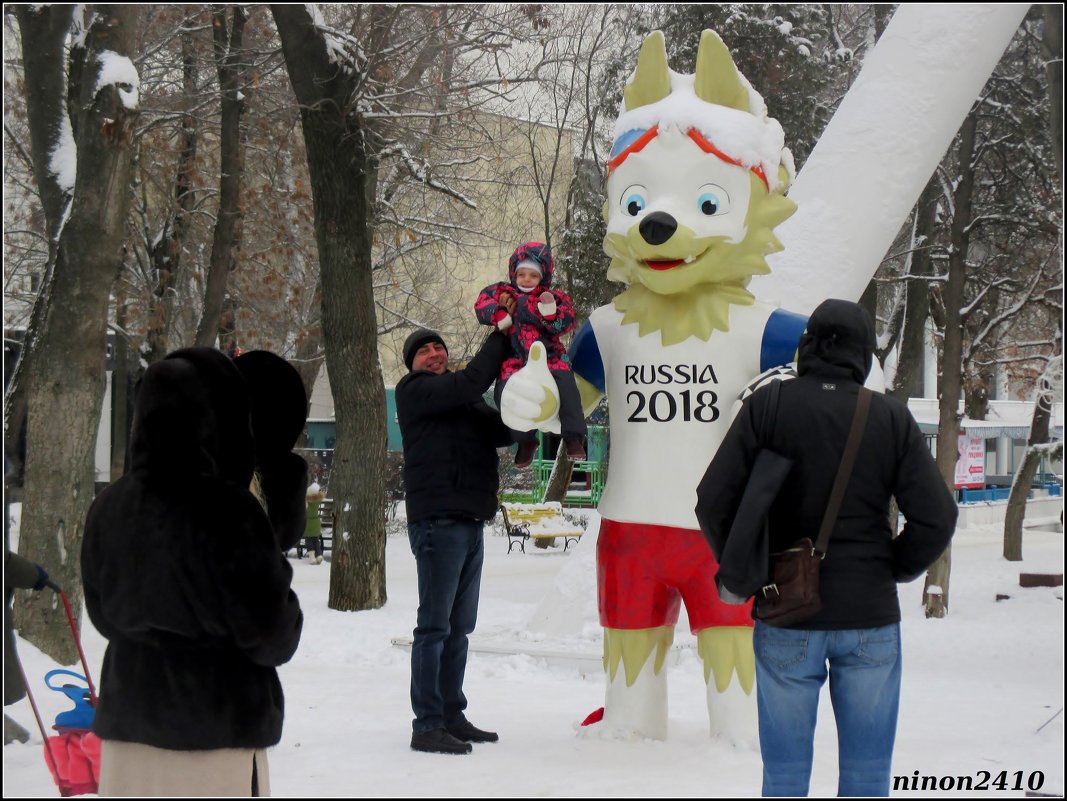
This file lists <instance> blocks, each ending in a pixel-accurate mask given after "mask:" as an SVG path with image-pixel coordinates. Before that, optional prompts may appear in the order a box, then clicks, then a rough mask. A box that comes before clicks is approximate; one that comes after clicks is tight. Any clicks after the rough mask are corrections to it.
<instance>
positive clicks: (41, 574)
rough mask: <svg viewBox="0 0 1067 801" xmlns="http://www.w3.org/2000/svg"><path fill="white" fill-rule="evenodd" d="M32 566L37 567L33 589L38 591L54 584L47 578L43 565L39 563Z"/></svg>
mask: <svg viewBox="0 0 1067 801" xmlns="http://www.w3.org/2000/svg"><path fill="white" fill-rule="evenodd" d="M34 567H36V568H37V583H36V584H34V585H33V588H34V589H35V590H37V591H38V592H40V591H41V590H43V589H44V588H45V587H54V586H55V585H54V584H52V583H51V582H50V581H49V580H48V572H47V571H46V570H45V569H44V568H43V567H41V566H40V565H34Z"/></svg>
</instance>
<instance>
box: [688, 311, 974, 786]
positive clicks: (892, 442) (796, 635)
mask: <svg viewBox="0 0 1067 801" xmlns="http://www.w3.org/2000/svg"><path fill="white" fill-rule="evenodd" d="M874 347H875V338H874V326H873V325H872V323H871V320H870V317H869V316H868V315H867V313H866V312H865V311H864V310H863V308H862V307H861V306H859V305H858V304H855V303H850V302H848V301H843V300H828V301H825V302H824V303H822V304H821V305H820V306H819V307H818V308H817V309H816V310H815V311H814V312H813V313H812V316H811V319H810V320H809V321H808V326H807V331H806V332H805V333H804V335H803V337H802V338H801V340H800V347H799V351H798V359H797V374H798V378H796V379H795V380H791V381H785V382H784V383H783V384H782V385H781V387H780V397H779V399H778V407H777V410H776V413H775V414H774V429H773V433H772V435H771V436H770V438H769V440H767V438H766V437H765V436H762V435H761V432H760V431H759V427H760V421H762V420H763V419H764V418H763V415H764V411H765V408H766V404H767V402H768V400H769V398H770V397H771V393H769V392H768V391H767V389H766V388H761V389H759V390H757V391H756V392H755V393H754V394H753V395H752V396H751V397H750V398H749V399H748V400H747V401H746V402H745V404H744V405H743V406H742V408H741V410H740V412H739V413H738V415H737V417H736V418H735V420H734V422H733V424H732V426H731V428H730V430H729V432H728V433H727V435H726V437H725V439H724V440H723V443H722V445H721V446H720V447H719V450H718V451H717V452H716V454H715V457H714V459H713V460H712V462H711V465H710V466H709V467H708V472H707V474H706V475H705V478H704V481H703V482H702V484H701V502H700V504H699V505H698V515H699V516H700V518H701V522H702V525H703V526H704V528H705V531H706V533H707V534H708V535H709V537H710V540H711V542H712V548H713V550H717V551H718V553H719V554H722V553H723V550H724V546H725V541H726V539H727V537H728V536H729V531H730V526H731V523H732V520H733V516H734V514H735V512H736V511H737V508H738V504H739V502H740V499H741V494H742V493H743V492H744V489H745V485H746V483H747V481H748V476H749V471H750V470H751V468H752V465H753V463H754V461H755V458H756V454H757V453H758V451H759V449H760V447H761V446H766V447H768V448H769V449H770V450H772V451H774V452H776V453H778V454H781V455H783V456H786V457H788V458H790V459H792V461H793V466H792V468H791V472H790V473H789V475H788V477H787V478H786V480H785V483H784V485H783V487H782V489H781V490H780V491H779V492H778V495H777V496H776V498H775V500H774V502H773V504H772V505H771V508H770V512H769V517H768V527H769V537H770V542H769V550H770V552H771V553H776V552H779V551H783V550H785V549H787V548H789V547H790V546H792V545H793V543H794V542H796V541H797V540H798V539H800V538H801V537H810V538H811V540H812V541H815V539H816V538H817V533H818V530H819V526H820V523H821V522H822V516H823V512H824V511H825V509H826V506H827V501H828V499H829V496H830V490H831V487H832V485H833V482H834V479H835V477H836V474H837V469H838V465H839V464H840V462H841V456H842V453H843V451H844V449H845V442H846V440H847V438H848V431H849V428H850V426H851V422H852V415H853V411H854V410H855V408H856V398H857V394H858V392H859V389H860V387H861V386H862V384H863V382H864V380H865V379H866V377H867V374H868V372H869V371H870V368H871V363H872V359H873V356H874ZM765 440H767V441H765ZM894 496H895V497H896V500H897V503H898V505H899V507H900V511H901V512H902V513H903V515H904V518H905V521H906V522H905V525H904V528H903V530H902V531H901V532H900V534H899V535H898V536H896V537H894V536H893V532H892V529H891V528H890V523H889V507H890V500H891V498H893V497H894ZM956 516H957V508H956V503H955V500H954V499H953V497H952V494H951V493H950V492H949V490H948V488H947V486H946V485H945V481H944V479H942V478H941V475H940V473H939V472H938V469H937V466H936V464H935V463H934V459H933V457H932V456H931V454H930V450H929V448H928V447H927V445H926V442H925V440H924V439H923V435H922V433H921V432H920V430H919V426H918V424H917V423H916V422H915V419H914V418H913V417H912V416H911V413H910V412H909V411H908V409H907V407H906V406H904V405H903V404H901V403H899V402H897V401H895V400H893V399H892V398H889V397H886V396H885V395H880V394H877V393H875V394H874V396H873V398H872V402H871V407H870V413H869V417H868V419H867V424H866V427H865V429H864V432H863V438H862V441H861V444H860V449H859V452H858V456H857V459H856V463H855V467H854V468H853V470H852V473H851V476H850V480H849V483H848V486H847V489H846V491H845V495H844V500H843V501H842V504H841V508H840V512H839V514H838V517H837V521H836V525H835V526H834V528H833V531H832V534H831V536H830V540H829V544H828V545H827V551H826V557H825V559H824V561H823V562H822V567H821V570H820V595H821V599H822V609H821V610H820V611H819V612H817V613H816V614H815V615H814V616H812V617H810V618H808V619H806V620H804V621H801V622H799V623H796V624H794V625H792V626H789V627H785V628H776V627H772V626H768V625H766V624H764V623H762V622H761V621H759V620H757V621H756V625H755V631H754V633H753V646H754V648H755V652H756V654H755V655H756V690H757V707H758V710H759V730H760V750H761V753H762V756H763V764H764V771H763V793H764V795H794V796H803V795H806V794H807V791H808V781H809V778H810V774H811V763H812V747H813V738H814V733H815V715H816V710H817V707H818V700H819V692H820V689H821V687H822V685H823V683H824V682H825V681H826V678H827V674H829V677H830V694H831V699H832V701H833V706H834V713H835V717H836V719H837V726H838V743H839V762H840V783H839V795H844V796H853V795H867V796H877V795H887V794H888V792H889V776H890V761H891V758H892V753H893V742H894V737H895V732H896V720H897V710H898V705H899V697H900V677H901V652H900V604H899V602H898V600H897V583H898V582H907V581H912V580H913V579H915V578H917V577H918V576H919V575H921V574H922V573H923V572H924V571H925V570H926V569H927V568H928V567H929V566H930V565H931V564H932V563H933V562H934V561H935V560H936V559H937V558H938V557H939V556H940V555H941V553H942V552H943V551H944V550H945V548H946V547H947V546H948V544H949V541H950V539H951V537H952V534H953V532H954V531H955V526H956ZM731 567H732V566H731ZM744 568H745V566H739V568H738V570H737V571H736V575H740V574H742V573H744V572H746V571H745V569H744ZM726 569H727V566H726V565H723V570H726ZM764 575H767V567H766V566H764Z"/></svg>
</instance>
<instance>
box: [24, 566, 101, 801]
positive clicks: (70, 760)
mask: <svg viewBox="0 0 1067 801" xmlns="http://www.w3.org/2000/svg"><path fill="white" fill-rule="evenodd" d="M49 586H50V587H51V588H52V589H53V590H55V591H56V592H57V593H58V594H59V597H60V598H61V599H62V600H63V607H64V608H65V609H66V612H67V621H68V622H69V623H70V630H71V633H72V634H73V635H74V644H75V645H77V646H78V655H79V656H80V657H81V661H82V668H83V669H84V670H85V675H84V676H82V675H80V674H78V673H74V672H73V671H70V670H52V671H49V672H48V673H47V674H46V675H45V685H46V686H47V687H48V688H49V689H50V690H56V691H57V692H61V693H63V694H64V695H66V696H67V698H69V699H70V700H71V701H73V702H74V708H73V709H69V710H67V711H66V712H60V713H59V714H58V715H56V720H55V723H54V724H53V726H52V728H53V729H55V731H56V732H57V734H52V735H48V734H45V730H44V724H43V723H42V722H41V713H40V712H39V711H38V709H37V704H36V702H35V701H34V699H33V693H31V692H30V683H29V682H28V681H26V674H25V672H23V674H22V682H23V684H24V685H25V686H26V695H27V696H28V697H29V699H30V706H31V707H32V708H33V715H34V717H35V718H37V728H38V729H40V731H41V738H42V739H43V740H44V756H45V764H47V765H48V770H49V771H50V772H51V773H52V778H53V779H54V780H55V783H56V787H58V788H59V794H60V795H61V796H63V797H64V798H65V797H68V796H72V795H86V794H89V793H97V792H98V789H99V783H100V738H99V737H97V736H96V735H95V734H93V732H92V725H93V717H94V716H95V714H96V703H97V699H96V689H95V688H94V687H93V681H92V678H90V676H89V665H88V664H87V663H86V661H85V652H84V651H82V644H81V640H80V639H79V638H78V627H77V625H76V624H75V622H74V614H73V612H71V608H70V601H69V600H68V599H67V595H66V593H64V592H63V591H62V590H61V589H59V587H57V586H55V585H54V584H49ZM19 670H20V671H21V670H22V665H19ZM62 677H69V678H74V679H76V680H78V681H79V682H84V683H85V686H81V684H77V683H71V682H70V681H69V680H64V679H63V678H62ZM59 681H62V682H63V683H62V684H59V683H58V682H59Z"/></svg>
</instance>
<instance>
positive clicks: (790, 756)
mask: <svg viewBox="0 0 1067 801" xmlns="http://www.w3.org/2000/svg"><path fill="white" fill-rule="evenodd" d="M753 647H754V648H755V651H756V705H757V707H758V709H759V737H760V752H761V754H762V756H763V795H765V796H805V795H807V794H808V782H809V780H810V779H811V759H812V751H813V745H814V741H815V717H816V713H817V712H818V708H819V692H820V691H821V690H822V685H823V683H824V682H825V681H826V676H827V664H829V675H830V700H831V701H832V702H833V707H834V717H835V718H836V720H837V743H838V746H837V753H838V771H839V778H838V784H837V794H838V795H839V796H887V795H889V780H890V763H891V761H892V758H893V741H894V739H895V738H896V732H897V710H898V708H899V706H900V668H901V654H900V624H899V623H894V624H892V625H889V626H882V627H880V628H875V629H849V630H845V631H808V630H803V629H780V628H774V627H773V626H767V625H765V624H763V623H760V622H759V621H756V628H755V632H754V633H753Z"/></svg>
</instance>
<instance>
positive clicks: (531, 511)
mask: <svg viewBox="0 0 1067 801" xmlns="http://www.w3.org/2000/svg"><path fill="white" fill-rule="evenodd" d="M500 514H501V516H502V517H503V519H504V531H505V533H506V534H507V536H508V553H511V549H512V548H514V547H515V546H516V545H518V546H519V550H521V551H522V552H523V553H526V541H527V540H534V541H535V543H537V544H538V545H540V546H541V547H544V548H547V547H548V546H550V545H551V544H552V542H553V541H554V540H555V539H556V538H558V537H562V538H563V550H564V551H566V550H567V548H568V547H570V544H571V543H572V542H578V540H579V539H581V537H582V535H583V534H584V533H585V531H584V530H583V529H582V528H580V527H579V526H577V525H575V524H574V523H572V522H570V521H569V520H568V519H567V518H565V517H564V516H563V507H562V506H561V505H560V504H559V503H558V502H555V501H550V502H548V503H502V504H500Z"/></svg>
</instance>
